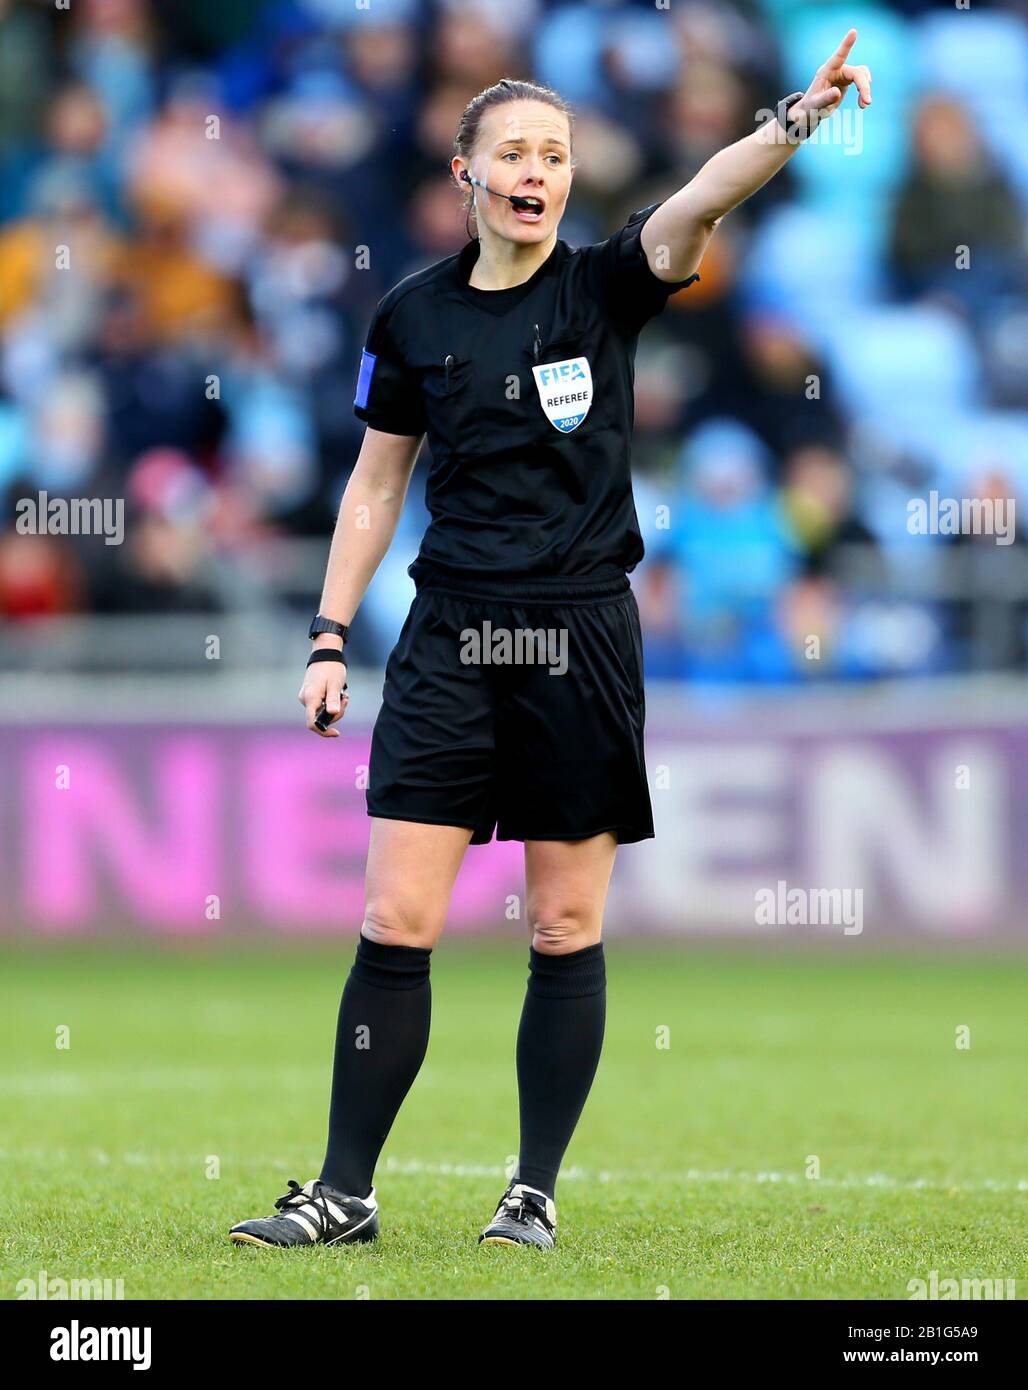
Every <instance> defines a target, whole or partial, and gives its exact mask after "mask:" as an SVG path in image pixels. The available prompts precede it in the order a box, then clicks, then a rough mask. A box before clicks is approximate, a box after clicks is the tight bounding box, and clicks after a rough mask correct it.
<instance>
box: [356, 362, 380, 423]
mask: <svg viewBox="0 0 1028 1390" xmlns="http://www.w3.org/2000/svg"><path fill="white" fill-rule="evenodd" d="M377 361H378V358H377V357H376V356H375V354H374V353H373V352H368V351H367V349H364V350H362V352H361V368H360V371H359V372H358V373H357V394H356V396H354V398H353V403H354V405H359V406H360V407H361V409H362V410H366V409H367V406H368V393H369V392H370V390H371V378H372V376H373V375H374V372H375V363H376V362H377Z"/></svg>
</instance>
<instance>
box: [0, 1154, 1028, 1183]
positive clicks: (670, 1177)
mask: <svg viewBox="0 0 1028 1390" xmlns="http://www.w3.org/2000/svg"><path fill="white" fill-rule="evenodd" d="M220 1157H221V1158H222V1159H226V1156H225V1155H224V1154H222V1155H220ZM19 1159H20V1160H32V1161H34V1162H35V1161H42V1162H47V1161H49V1162H54V1163H71V1162H74V1163H81V1162H82V1161H83V1159H90V1160H92V1162H94V1163H96V1164H97V1165H98V1166H100V1167H104V1168H106V1167H109V1166H110V1165H111V1164H112V1163H123V1164H126V1165H127V1166H129V1167H137V1168H142V1167H169V1166H170V1167H176V1168H177V1167H188V1166H189V1165H191V1164H196V1163H199V1162H200V1159H199V1158H198V1156H197V1155H196V1154H173V1153H158V1154H146V1153H140V1152H139V1151H138V1150H130V1151H129V1152H127V1153H122V1154H117V1155H111V1154H109V1153H107V1151H106V1150H105V1149H84V1150H81V1151H77V1152H75V1153H69V1151H68V1150H67V1149H43V1148H28V1149H0V1161H6V1160H14V1161H17V1160H19ZM226 1161H230V1162H231V1163H232V1164H233V1165H234V1166H235V1167H237V1168H265V1169H281V1170H282V1171H283V1172H284V1171H285V1170H287V1169H292V1168H299V1167H301V1166H302V1164H301V1163H300V1162H298V1161H297V1160H296V1159H285V1158H271V1157H269V1156H268V1155H266V1154H262V1155H258V1156H256V1157H254V1156H250V1157H245V1158H244V1157H234V1158H231V1159H230V1160H228V1159H226ZM317 1166H318V1165H317V1163H316V1162H313V1161H312V1162H311V1163H309V1164H308V1165H307V1167H308V1168H311V1169H313V1168H315V1167H317ZM390 1174H393V1175H396V1176H401V1177H402V1176H412V1175H416V1174H426V1175H428V1176H430V1177H455V1178H502V1179H503V1180H504V1181H505V1182H506V1181H509V1174H508V1173H507V1171H506V1169H505V1168H503V1167H502V1166H501V1165H500V1164H498V1163H494V1164H489V1163H434V1162H432V1163H430V1162H426V1161H425V1160H424V1159H420V1158H408V1159H400V1158H393V1157H389V1158H386V1159H385V1160H384V1161H383V1163H382V1164H381V1166H380V1168H379V1170H378V1174H377V1177H378V1178H381V1177H382V1176H383V1175H386V1176H388V1175H390ZM560 1180H561V1182H562V1183H564V1182H598V1183H609V1182H618V1183H677V1184H678V1185H683V1184H686V1183H737V1184H741V1185H743V1186H747V1185H749V1186H757V1187H761V1186H768V1185H772V1184H780V1185H781V1184H785V1185H787V1186H793V1187H799V1186H800V1185H801V1184H804V1183H810V1182H816V1183H817V1184H818V1186H819V1187H835V1188H850V1189H852V1188H888V1189H892V1190H896V1191H906V1192H968V1193H974V1192H1028V1178H1019V1179H1016V1180H1012V1179H1011V1180H1007V1179H1000V1178H982V1179H981V1180H980V1181H978V1182H961V1181H958V1180H955V1179H954V1180H950V1179H945V1178H944V1179H941V1180H940V1179H933V1178H893V1177H890V1176H889V1175H888V1174H887V1173H870V1174H868V1175H867V1176H864V1177H861V1176H859V1175H850V1176H849V1177H845V1178H830V1177H821V1178H806V1177H801V1176H800V1174H798V1173H780V1172H774V1171H766V1172H756V1173H749V1172H745V1171H743V1170H739V1169H731V1168H723V1169H714V1170H704V1169H701V1168H686V1169H682V1170H678V1171H676V1170H675V1169H669V1170H668V1171H667V1172H661V1173H650V1172H646V1171H645V1170H642V1169H639V1170H633V1169H627V1168H621V1169H608V1168H600V1169H591V1168H582V1167H580V1166H579V1165H578V1164H571V1165H570V1166H569V1167H567V1168H562V1169H561V1173H560ZM812 1190H813V1189H812Z"/></svg>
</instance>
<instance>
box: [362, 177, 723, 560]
mask: <svg viewBox="0 0 1028 1390" xmlns="http://www.w3.org/2000/svg"><path fill="white" fill-rule="evenodd" d="M659 206H660V204H659V203H652V204H651V205H650V206H649V207H647V208H643V209H642V210H641V211H639V212H635V213H633V214H632V215H631V217H630V218H629V219H628V222H627V223H626V225H625V226H624V227H622V228H621V229H620V230H619V231H617V232H615V233H614V235H613V236H610V237H608V238H607V240H606V241H601V242H597V243H596V244H595V245H592V246H582V247H577V248H576V247H572V246H569V245H568V244H567V242H565V241H562V240H560V239H559V238H558V240H557V242H556V244H555V245H554V248H553V250H552V252H551V253H550V255H549V257H548V258H547V260H546V261H545V262H544V263H543V265H541V266H540V267H539V269H538V270H537V271H536V272H535V274H534V275H533V276H532V277H531V278H530V279H529V280H526V281H525V282H524V283H523V284H521V285H515V286H514V287H513V288H511V289H506V290H480V289H475V288H473V287H472V286H471V285H469V284H468V277H469V275H470V273H471V269H472V266H473V265H474V263H475V261H476V259H477V258H478V250H479V245H478V242H477V241H470V242H468V244H467V245H466V246H465V247H464V249H463V250H462V251H460V252H459V253H458V254H457V255H454V256H449V257H447V258H446V259H445V260H442V261H437V262H436V263H435V264H434V265H431V266H429V267H427V269H425V270H422V271H419V272H417V273H416V274H414V275H409V276H407V277H406V278H405V279H404V280H401V281H400V283H399V284H398V285H396V286H395V287H394V288H393V289H392V290H390V291H389V293H388V294H387V295H385V297H384V298H383V299H382V300H381V302H380V303H379V304H378V306H377V308H376V310H375V314H374V318H373V319H372V323H371V327H370V329H369V332H368V338H367V346H366V348H365V350H364V352H363V353H362V356H361V365H360V371H359V374H358V379H357V392H356V397H355V400H354V413H355V414H356V415H357V417H358V418H359V419H361V420H364V421H365V422H366V423H367V424H368V425H370V426H371V427H372V428H373V429H377V430H384V431H385V432H387V433H389V434H410V435H421V434H425V433H427V434H428V441H429V444H430V446H431V451H432V466H431V468H430V470H429V475H428V479H427V483H426V501H427V504H428V509H429V513H430V515H431V523H430V525H429V527H428V529H427V531H426V532H425V536H424V539H423V540H422V543H421V550H420V553H419V556H418V559H417V561H415V564H414V565H413V566H412V567H411V573H412V574H414V575H415V577H417V576H418V574H419V573H423V572H425V571H426V569H427V570H428V571H431V570H432V569H435V568H437V567H442V568H444V569H446V570H457V571H461V572H462V573H466V574H477V575H491V576H495V577H525V578H545V577H548V576H552V577H557V576H571V575H573V576H576V577H582V578H586V577H589V578H597V579H599V578H601V577H607V576H611V577H612V576H614V575H616V574H618V573H623V572H624V571H626V570H631V569H633V568H634V567H635V566H636V565H637V564H638V563H639V561H640V560H641V559H642V556H643V543H642V537H641V536H640V534H639V526H638V522H637V520H636V515H635V504H634V501H633V498H632V483H631V471H630V455H631V439H632V419H633V409H634V405H633V395H632V392H633V384H634V378H635V350H636V344H637V341H638V335H639V331H640V329H641V328H642V327H643V325H644V324H645V323H646V322H647V321H648V320H649V319H650V318H652V317H653V316H654V315H655V314H658V313H659V312H660V311H661V309H663V307H664V305H665V303H666V302H667V299H668V296H669V295H672V294H674V293H675V291H676V290H679V289H681V288H682V287H683V286H685V285H689V284H691V283H692V282H693V281H694V280H697V279H698V278H699V276H698V275H690V276H689V277H688V279H686V280H679V281H668V282H665V281H663V280H658V279H657V277H656V276H655V275H654V274H653V272H652V271H651V270H650V268H649V265H648V264H647V261H646V253H645V252H644V251H643V248H642V246H641V245H640V241H639V233H640V231H641V230H642V226H643V224H644V223H645V221H646V219H647V218H648V217H649V216H650V214H651V213H652V212H653V211H654V210H655V209H656V208H658V207H659Z"/></svg>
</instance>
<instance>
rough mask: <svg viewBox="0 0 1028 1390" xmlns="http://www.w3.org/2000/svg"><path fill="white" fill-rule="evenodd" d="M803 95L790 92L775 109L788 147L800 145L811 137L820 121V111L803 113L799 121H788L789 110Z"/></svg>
mask: <svg viewBox="0 0 1028 1390" xmlns="http://www.w3.org/2000/svg"><path fill="white" fill-rule="evenodd" d="M803 95H804V94H803V92H790V93H789V95H788V96H787V97H782V99H781V101H780V102H778V104H777V106H776V107H775V115H776V116H777V118H778V124H779V125H780V126H781V127H782V129H783V130H784V131H785V138H786V140H788V142H789V144H790V145H801V144H802V143H803V141H804V140H806V139H808V138H809V137H810V136H811V135H813V133H814V131H815V130H816V129H817V127H818V125H819V123H820V121H821V112H820V111H804V112H803V114H802V116H800V117H799V119H797V120H795V121H791V120H790V119H789V108H790V107H791V106H795V104H796V102H798V101H799V100H800V98H801V97H802V96H803Z"/></svg>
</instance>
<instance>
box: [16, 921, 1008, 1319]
mask: <svg viewBox="0 0 1028 1390" xmlns="http://www.w3.org/2000/svg"><path fill="white" fill-rule="evenodd" d="M353 944H354V943H353V942H352V941H351V940H350V939H348V938H347V939H340V940H338V941H336V942H334V943H332V944H331V945H328V944H326V943H318V944H314V945H311V944H308V943H305V942H298V943H296V944H294V945H292V946H290V948H289V949H288V951H287V950H286V949H284V948H283V947H282V946H280V945H267V946H265V945H258V946H254V947H245V948H244V947H242V946H231V945H225V944H222V945H219V946H216V947H209V948H207V947H196V948H192V949H190V950H188V951H183V950H174V951H172V950H161V949H158V948H156V947H154V948H148V947H147V948H144V947H141V946H139V947H135V946H133V947H126V946H120V947H113V946H102V947H99V948H93V949H87V948H86V947H84V946H75V947H65V946H55V947H54V948H52V949H47V950H40V949H39V948H30V949H28V948H14V947H9V948H8V949H6V950H5V952H4V955H3V957H2V959H0V972H2V983H0V990H2V997H3V1008H2V1009H0V1041H2V1053H0V1113H2V1117H3V1118H2V1126H0V1174H2V1180H0V1202H2V1215H0V1279H2V1293H3V1297H4V1298H8V1299H10V1298H15V1297H16V1296H17V1292H16V1290H17V1285H18V1281H19V1280H22V1279H26V1278H29V1279H33V1280H36V1279H37V1278H38V1274H39V1271H41V1270H45V1271H46V1273H47V1276H48V1277H49V1278H51V1279H53V1278H64V1279H69V1280H70V1279H92V1278H110V1279H122V1280H123V1281H124V1295H125V1297H126V1298H130V1299H131V1298H162V1299H167V1298H198V1299H217V1298H245V1299H251V1298H252V1299H275V1298H305V1299H307V1298H331V1299H360V1298H373V1299H389V1298H416V1299H436V1298H445V1299H454V1298H456V1299H466V1298H476V1299H477V1298H603V1299H658V1298H672V1299H724V1298H772V1299H806V1298H812V1299H839V1298H868V1299H893V1298H899V1299H902V1298H906V1297H907V1296H908V1294H907V1283H908V1281H909V1280H911V1279H914V1278H924V1279H928V1277H929V1275H930V1272H931V1271H932V1270H935V1271H937V1272H938V1277H939V1278H940V1279H943V1278H957V1279H960V1278H968V1279H978V1278H991V1279H1003V1280H1008V1279H1015V1280H1017V1285H1016V1288H1017V1296H1018V1297H1024V1296H1025V1293H1026V1291H1028V1271H1026V1260H1028V1253H1026V1252H1028V1242H1026V1240H1025V1203H1026V1201H1028V1144H1026V1138H1028V1133H1026V1126H1028V1107H1026V1105H1025V1074H1026V1061H1028V1022H1026V1015H1028V1011H1026V1009H1025V1002H1024V1001H1025V961H1024V958H1023V957H1009V958H1006V959H1003V958H994V959H993V958H982V957H972V956H970V955H969V954H966V953H963V954H960V955H954V956H947V955H945V954H938V953H937V954H934V955H929V954H927V953H925V954H919V955H917V956H914V955H889V956H887V955H884V954H876V953H874V952H872V951H871V950H870V949H869V948H868V947H867V946H866V945H865V944H864V943H863V942H859V943H858V942H856V941H854V942H850V941H848V940H847V941H846V942H845V943H839V944H838V945H833V946H832V947H831V948H826V949H824V950H820V951H817V952H813V953H811V952H808V953H804V954H799V953H797V952H795V951H791V950H788V951H786V950H779V951H776V952H770V951H764V952H761V953H755V952H754V951H752V950H749V951H747V950H743V949H742V948H739V949H734V950H733V949H727V948H715V947H699V946H693V947H683V946H682V945H680V944H678V943H666V944H661V943H647V944H637V943H630V942H627V941H624V940H619V939H614V940H611V941H610V942H608V946H607V963H608V964H607V970H608V1004H607V1035H606V1042H605V1047H604V1055H603V1059H602V1061H601V1064H600V1070H599V1074H598V1076H597V1080H596V1084H595V1086H594V1088H593V1092H592V1095H591V1097H590V1100H589V1103H588V1105H587V1107H586V1111H585V1115H584V1116H583V1119H582V1122H581V1124H580V1126H579V1129H578V1132H577V1134H576V1135H575V1138H574V1140H573V1142H572V1146H571V1149H570V1150H569V1153H568V1155H567V1158H566V1160H565V1169H564V1173H563V1175H562V1178H561V1182H560V1185H559V1187H558V1191H557V1201H558V1212H559V1226H558V1238H559V1241H560V1244H559V1247H558V1249H557V1250H556V1251H555V1252H554V1253H552V1254H547V1253H546V1252H542V1251H538V1250H524V1249H513V1248H508V1247H499V1246H493V1247H481V1248H480V1247H478V1246H477V1245H476V1238H477V1235H478V1231H479V1229H480V1228H481V1226H482V1225H483V1223H484V1222H485V1221H486V1220H487V1218H488V1217H489V1216H490V1215H491V1214H492V1210H493V1207H494V1206H495V1203H496V1201H497V1199H498V1197H499V1195H500V1193H501V1191H502V1190H503V1186H504V1182H505V1178H504V1165H505V1163H506V1162H507V1159H508V1156H509V1155H510V1154H512V1153H513V1152H514V1150H515V1148H516V1140H517V1109H516V1093H515V1084H514V1062H513V1052H514V1038H515V1032H516V1028H517V1021H518V1014H519V1011H520V1008H521V1001H522V997H523V993H524V983H525V977H526V973H527V972H526V960H527V954H528V953H527V949H526V947H524V946H523V945H522V944H521V943H520V942H519V941H513V940H508V941H503V942H488V943H470V942H467V941H460V940H457V939H452V940H445V939H444V941H443V942H442V943H441V944H440V946H439V947H438V948H437V950H436V952H435V954H434V956H433V1026H432V1041H431V1045H430V1048H429V1054H428V1059H427V1061H426V1063H425V1066H424V1068H423V1070H422V1072H421V1075H420V1077H419V1079H418V1081H417V1083H416V1085H415V1087H414V1090H413V1091H412V1092H411V1095H410V1096H409V1097H408V1100H407V1103H406V1105H405V1107H404V1109H403V1110H402V1112H401V1114H400V1117H399V1119H398V1120H397V1123H396V1125H395V1126H394V1129H393V1132H392V1134H391V1135H390V1138H389V1141H388V1143H387V1146H386V1149H385V1152H384V1154H383V1158H382V1162H381V1164H380V1167H379V1171H378V1174H377V1188H378V1194H379V1200H380V1202H381V1205H382V1217H381V1219H382V1237H381V1239H380V1240H379V1241H378V1242H377V1243H376V1244H375V1245H373V1246H369V1247H360V1248H357V1249H345V1248H343V1249H330V1250H326V1249H309V1250H299V1251H286V1252H280V1251H268V1250H260V1249H257V1248H251V1247H241V1248H237V1247H234V1246H233V1245H231V1244H230V1243H229V1241H228V1240H227V1239H226V1231H227V1228H228V1227H229V1225H231V1224H232V1222H234V1221H238V1220H242V1219H243V1218H244V1217H249V1216H257V1215H264V1214H267V1213H268V1212H270V1211H271V1210H272V1202H273V1200H274V1198H275V1197H277V1196H279V1195H280V1194H281V1193H282V1192H283V1191H285V1188H286V1185H287V1183H286V1180H287V1179H288V1178H291V1177H295V1178H296V1179H297V1180H298V1181H300V1182H303V1181H305V1180H306V1179H307V1178H310V1177H314V1176H317V1173H318V1169H319V1165H320V1160H321V1156H322V1151H323V1144H324V1126H325V1121H326V1115H327V1109H328V1092H329V1081H330V1065H331V1056H332V1049H333V1038H334V1030H335V1018H336V1010H337V1006H338V998H339V991H340V988H341V985H342V982H343V979H344V978H345V975H346V973H347V971H348V969H349V965H350V962H351V960H352V957H353ZM62 1025H65V1026H67V1028H68V1029H70V1047H68V1048H58V1047H57V1046H56V1045H55V1043H56V1038H57V1029H58V1028H59V1027H60V1026H62ZM962 1025H966V1027H967V1028H968V1029H969V1030H970V1047H969V1048H966V1049H961V1048H959V1047H958V1046H957V1045H956V1039H957V1030H958V1029H959V1028H960V1027H961V1026H962ZM663 1030H666V1033H665V1032H664V1031H663ZM662 1041H666V1042H667V1045H666V1046H661V1045H659V1044H660V1043H661V1042H662ZM539 1081H540V1084H542V1085H545V1083H546V1078H545V1076H542V1077H540V1078H539ZM810 1156H816V1159H817V1161H818V1162H819V1164H820V1177H809V1176H807V1173H808V1170H809V1167H810ZM215 1165H216V1166H215ZM215 1173H216V1174H217V1175H216V1176H214V1174H215Z"/></svg>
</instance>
